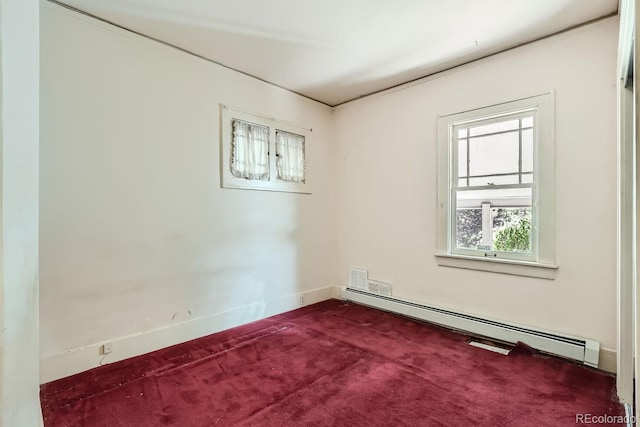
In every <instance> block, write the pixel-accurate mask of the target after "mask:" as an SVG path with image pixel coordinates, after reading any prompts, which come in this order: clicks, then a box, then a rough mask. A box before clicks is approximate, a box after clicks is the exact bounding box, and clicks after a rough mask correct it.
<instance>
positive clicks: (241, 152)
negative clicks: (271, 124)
mask: <svg viewBox="0 0 640 427" xmlns="http://www.w3.org/2000/svg"><path fill="white" fill-rule="evenodd" d="M231 173H232V174H233V176H236V177H238V178H246V179H260V180H267V181H268V180H269V128H268V127H265V126H259V125H256V124H253V123H247V122H243V121H241V120H234V121H233V142H232V150H231Z"/></svg>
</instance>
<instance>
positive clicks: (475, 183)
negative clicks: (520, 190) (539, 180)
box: [469, 174, 519, 187]
mask: <svg viewBox="0 0 640 427" xmlns="http://www.w3.org/2000/svg"><path fill="white" fill-rule="evenodd" d="M518 183H519V182H518V175H517V174H515V175H498V176H495V175H494V176H483V177H481V178H471V179H469V185H470V186H471V187H484V186H485V185H503V184H518Z"/></svg>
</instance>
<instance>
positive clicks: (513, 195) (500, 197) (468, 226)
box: [437, 94, 556, 278]
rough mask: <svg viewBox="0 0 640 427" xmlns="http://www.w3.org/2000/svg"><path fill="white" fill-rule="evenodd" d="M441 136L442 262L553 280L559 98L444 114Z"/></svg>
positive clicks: (455, 265)
mask: <svg viewBox="0 0 640 427" xmlns="http://www.w3.org/2000/svg"><path fill="white" fill-rule="evenodd" d="M438 132H439V133H438V159H439V160H438V167H439V172H438V179H439V181H438V186H439V187H438V207H439V215H438V249H437V256H438V262H439V263H440V264H441V265H446V266H452V267H462V268H474V269H480V270H488V271H496V272H507V273H510V274H522V275H532V276H536V277H545V278H550V276H552V273H550V272H549V271H541V269H555V268H556V266H555V263H554V261H555V260H554V258H555V257H554V254H555V248H554V240H555V237H554V233H555V228H554V190H553V188H554V184H555V183H554V164H555V162H554V134H553V95H552V94H546V95H540V96H536V97H531V98H525V99H521V100H518V101H513V102H508V103H505V104H499V105H495V106H491V107H485V108H480V109H477V110H471V111H465V112H463V113H456V114H451V115H447V116H441V117H440V118H439V119H438ZM452 259H453V260H452ZM482 261H485V262H482ZM486 261H492V263H489V264H487V263H486ZM479 262H480V263H479ZM495 262H506V263H509V266H508V267H501V266H500V265H497V266H496V263H495ZM518 263H521V264H520V265H522V266H524V267H523V268H521V269H518ZM535 267H541V269H536V268H535Z"/></svg>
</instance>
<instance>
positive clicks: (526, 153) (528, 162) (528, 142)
mask: <svg viewBox="0 0 640 427" xmlns="http://www.w3.org/2000/svg"><path fill="white" fill-rule="evenodd" d="M522 172H533V129H527V130H523V131H522Z"/></svg>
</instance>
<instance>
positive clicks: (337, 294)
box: [331, 285, 347, 299]
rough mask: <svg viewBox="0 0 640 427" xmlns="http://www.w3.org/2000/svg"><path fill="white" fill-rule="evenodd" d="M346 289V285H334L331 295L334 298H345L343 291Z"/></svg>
mask: <svg viewBox="0 0 640 427" xmlns="http://www.w3.org/2000/svg"><path fill="white" fill-rule="evenodd" d="M345 289H347V287H346V286H335V285H334V286H333V289H332V290H331V297H332V298H334V299H343V296H342V291H344V290H345Z"/></svg>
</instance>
